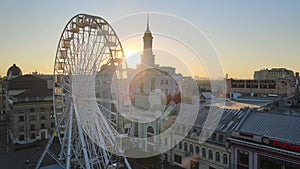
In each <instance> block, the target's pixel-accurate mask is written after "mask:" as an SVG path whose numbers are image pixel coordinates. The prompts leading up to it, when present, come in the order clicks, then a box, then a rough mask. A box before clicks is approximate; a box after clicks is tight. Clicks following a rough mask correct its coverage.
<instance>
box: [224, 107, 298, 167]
mask: <svg viewBox="0 0 300 169" xmlns="http://www.w3.org/2000/svg"><path fill="white" fill-rule="evenodd" d="M299 121H300V116H295V115H287V114H279V113H272V112H251V113H249V114H248V116H246V117H245V118H244V121H243V123H241V125H239V126H238V127H237V128H236V130H235V131H233V132H232V136H231V137H230V138H229V139H228V140H229V143H230V147H231V166H232V168H233V169H270V168H272V169H283V168H284V169H298V168H300V137H299V128H300V123H299Z"/></svg>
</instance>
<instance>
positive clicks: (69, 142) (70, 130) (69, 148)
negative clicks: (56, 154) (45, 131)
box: [66, 104, 73, 169]
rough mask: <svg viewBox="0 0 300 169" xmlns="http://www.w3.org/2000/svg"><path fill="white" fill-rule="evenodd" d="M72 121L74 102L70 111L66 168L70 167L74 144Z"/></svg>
mask: <svg viewBox="0 0 300 169" xmlns="http://www.w3.org/2000/svg"><path fill="white" fill-rule="evenodd" d="M72 121H73V104H71V107H70V112H69V128H68V148H67V160H66V169H70V165H71V164H70V159H71V144H72Z"/></svg>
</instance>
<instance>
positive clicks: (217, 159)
mask: <svg viewBox="0 0 300 169" xmlns="http://www.w3.org/2000/svg"><path fill="white" fill-rule="evenodd" d="M216 161H217V162H220V153H219V152H216Z"/></svg>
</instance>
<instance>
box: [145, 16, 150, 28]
mask: <svg viewBox="0 0 300 169" xmlns="http://www.w3.org/2000/svg"><path fill="white" fill-rule="evenodd" d="M146 32H150V29H149V13H147V29H146Z"/></svg>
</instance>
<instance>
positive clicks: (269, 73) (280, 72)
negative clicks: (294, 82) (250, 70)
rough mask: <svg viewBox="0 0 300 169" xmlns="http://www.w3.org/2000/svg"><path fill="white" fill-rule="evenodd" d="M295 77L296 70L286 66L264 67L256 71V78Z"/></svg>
mask: <svg viewBox="0 0 300 169" xmlns="http://www.w3.org/2000/svg"><path fill="white" fill-rule="evenodd" d="M293 77H294V72H293V71H291V70H288V69H285V68H272V69H262V70H259V71H255V72H254V80H276V79H279V78H293Z"/></svg>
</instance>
